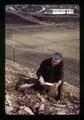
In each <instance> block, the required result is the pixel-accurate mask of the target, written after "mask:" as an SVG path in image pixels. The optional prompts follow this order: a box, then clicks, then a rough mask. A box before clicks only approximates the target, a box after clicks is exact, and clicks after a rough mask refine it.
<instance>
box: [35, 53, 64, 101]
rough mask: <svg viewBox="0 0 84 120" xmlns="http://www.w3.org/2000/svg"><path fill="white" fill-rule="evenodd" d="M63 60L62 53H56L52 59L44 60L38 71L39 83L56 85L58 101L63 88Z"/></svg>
mask: <svg viewBox="0 0 84 120" xmlns="http://www.w3.org/2000/svg"><path fill="white" fill-rule="evenodd" d="M63 64H64V63H63V58H62V55H61V54H60V53H55V54H54V55H53V56H52V57H51V58H49V59H46V60H44V61H43V62H42V63H41V65H40V67H39V69H38V70H37V77H38V81H39V83H40V84H41V85H43V83H44V81H47V82H51V83H54V84H55V85H56V87H58V95H57V96H55V98H56V99H57V100H60V98H61V90H62V86H63V77H64V73H63Z"/></svg>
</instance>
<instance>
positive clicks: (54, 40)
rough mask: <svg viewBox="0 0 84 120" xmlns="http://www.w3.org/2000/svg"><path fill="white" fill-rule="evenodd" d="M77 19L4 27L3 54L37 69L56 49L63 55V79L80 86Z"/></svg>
mask: <svg viewBox="0 0 84 120" xmlns="http://www.w3.org/2000/svg"><path fill="white" fill-rule="evenodd" d="M79 32H80V31H79V23H78V22H77V23H75V22H74V23H70V22H69V23H59V24H56V25H50V26H43V25H33V26H32V25H29V26H20V25H19V26H14V25H12V27H9V28H8V27H7V28H6V38H5V39H6V42H5V43H6V58H7V59H11V60H13V47H14V50H15V51H14V52H15V62H17V63H21V64H23V65H26V66H28V67H33V68H35V70H37V69H38V67H39V65H40V63H41V61H42V60H44V59H45V58H48V57H51V56H52V54H53V53H55V52H61V53H62V55H63V57H64V74H65V79H64V80H65V81H67V82H68V83H70V84H73V85H75V86H77V87H79V74H80V73H79V57H80V54H79V47H80V44H79V40H80V38H79V35H80V33H79Z"/></svg>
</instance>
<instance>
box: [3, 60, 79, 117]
mask: <svg viewBox="0 0 84 120" xmlns="http://www.w3.org/2000/svg"><path fill="white" fill-rule="evenodd" d="M5 73H6V74H5V78H6V79H5V88H6V89H5V94H6V95H5V112H6V114H8V115H41V114H43V115H78V114H79V113H80V99H79V95H80V91H79V88H77V87H74V86H73V85H70V84H68V83H66V82H64V86H63V91H62V94H63V100H62V101H59V102H57V101H56V100H55V99H54V97H53V96H50V95H47V94H46V93H44V92H43V91H39V90H35V88H33V87H31V88H28V89H24V90H22V89H20V87H19V86H20V85H22V84H24V83H28V82H31V81H34V80H35V79H36V74H35V73H36V70H35V69H32V68H30V67H26V66H24V65H21V64H17V63H14V62H12V61H9V60H7V59H6V68H5ZM23 76H27V77H29V80H25V79H24V77H23ZM51 95H52V93H51ZM53 95H54V94H53Z"/></svg>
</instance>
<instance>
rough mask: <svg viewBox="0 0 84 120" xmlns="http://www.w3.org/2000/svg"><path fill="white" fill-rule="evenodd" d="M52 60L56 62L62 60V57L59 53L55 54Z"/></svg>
mask: <svg viewBox="0 0 84 120" xmlns="http://www.w3.org/2000/svg"><path fill="white" fill-rule="evenodd" d="M52 58H53V59H55V60H58V59H62V58H63V57H62V54H61V53H58V52H56V53H54V54H53V56H52Z"/></svg>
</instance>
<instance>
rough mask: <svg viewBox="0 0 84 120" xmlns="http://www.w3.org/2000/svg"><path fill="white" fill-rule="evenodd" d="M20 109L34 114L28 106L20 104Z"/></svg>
mask: <svg viewBox="0 0 84 120" xmlns="http://www.w3.org/2000/svg"><path fill="white" fill-rule="evenodd" d="M20 109H22V110H24V111H26V112H27V113H28V114H29V115H34V113H33V112H32V110H31V109H30V108H29V107H26V106H21V107H20Z"/></svg>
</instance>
